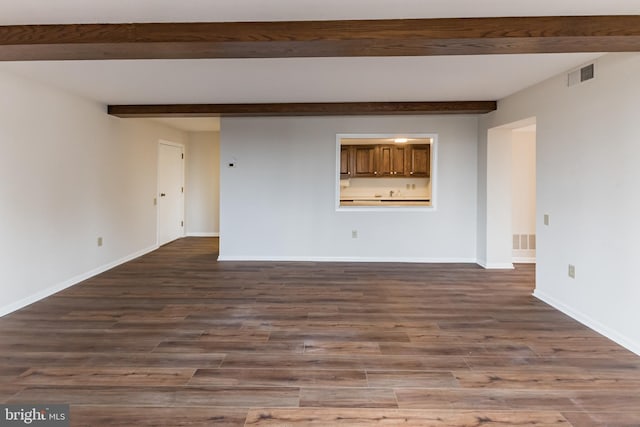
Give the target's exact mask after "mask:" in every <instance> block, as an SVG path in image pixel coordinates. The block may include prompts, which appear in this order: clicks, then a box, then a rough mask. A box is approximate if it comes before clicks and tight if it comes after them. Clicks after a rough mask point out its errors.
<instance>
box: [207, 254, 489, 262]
mask: <svg viewBox="0 0 640 427" xmlns="http://www.w3.org/2000/svg"><path fill="white" fill-rule="evenodd" d="M218 261H283V262H289V261H293V262H397V263H414V264H415V263H423V264H438V263H442V264H451V263H461V264H477V262H476V260H475V258H387V257H370V258H368V257H333V256H324V257H323V256H271V255H220V256H218Z"/></svg>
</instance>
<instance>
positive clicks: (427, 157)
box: [408, 144, 431, 178]
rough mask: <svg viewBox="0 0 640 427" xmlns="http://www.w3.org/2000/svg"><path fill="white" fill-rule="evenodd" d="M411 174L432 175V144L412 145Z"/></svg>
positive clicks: (410, 155) (416, 175)
mask: <svg viewBox="0 0 640 427" xmlns="http://www.w3.org/2000/svg"><path fill="white" fill-rule="evenodd" d="M408 163H409V166H408V169H409V176H412V177H416V178H417V177H427V178H428V177H430V176H431V145H429V144H424V145H412V146H411V152H410V154H409V162H408Z"/></svg>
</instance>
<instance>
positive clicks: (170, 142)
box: [154, 139, 187, 247]
mask: <svg viewBox="0 0 640 427" xmlns="http://www.w3.org/2000/svg"><path fill="white" fill-rule="evenodd" d="M161 145H170V146H173V147H178V148H180V150H181V151H182V156H183V157H184V159H183V160H186V156H185V145H184V144H180V143H178V142H172V141H167V140H166V139H159V140H158V144H157V146H156V147H157V155H156V195H155V197H154V201H155V207H156V246H158V247H159V246H160V208H159V201H158V199H159V197H160V146H161ZM185 179H186V167H185V162H184V161H183V162H182V188H184V190H185V191H184V192H183V193H182V205H181V206H180V211H181V213H182V223H183V226H182V234H181V236H180V237H184V236H186V232H185V230H186V228H187V227H186V224H185V218H184V212H185V209H184V205H185V200H186V197H185V195H186V190H187V188H186V185H185Z"/></svg>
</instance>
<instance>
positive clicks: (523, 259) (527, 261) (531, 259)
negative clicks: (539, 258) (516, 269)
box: [513, 256, 536, 264]
mask: <svg viewBox="0 0 640 427" xmlns="http://www.w3.org/2000/svg"><path fill="white" fill-rule="evenodd" d="M513 262H514V263H515V264H535V263H536V257H526V256H524V257H518V256H514V257H513Z"/></svg>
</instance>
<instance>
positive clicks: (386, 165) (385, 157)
mask: <svg viewBox="0 0 640 427" xmlns="http://www.w3.org/2000/svg"><path fill="white" fill-rule="evenodd" d="M392 175H393V146H392V145H381V146H379V147H378V176H392Z"/></svg>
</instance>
